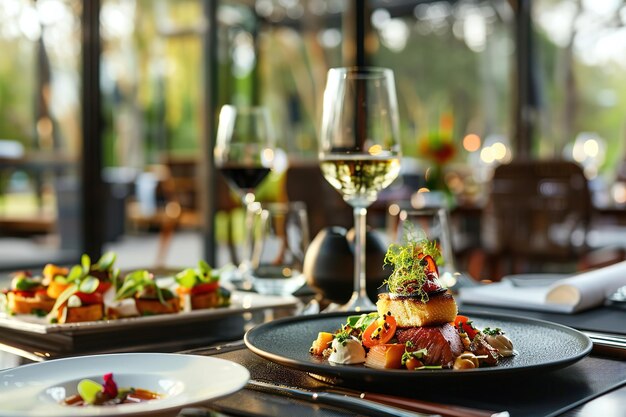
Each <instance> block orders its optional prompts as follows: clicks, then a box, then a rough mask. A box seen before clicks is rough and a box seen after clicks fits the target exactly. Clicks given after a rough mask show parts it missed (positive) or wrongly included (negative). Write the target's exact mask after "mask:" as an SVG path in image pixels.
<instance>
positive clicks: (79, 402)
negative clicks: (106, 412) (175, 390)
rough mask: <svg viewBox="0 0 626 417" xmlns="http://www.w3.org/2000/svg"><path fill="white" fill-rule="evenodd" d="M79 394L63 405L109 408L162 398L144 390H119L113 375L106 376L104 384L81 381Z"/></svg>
mask: <svg viewBox="0 0 626 417" xmlns="http://www.w3.org/2000/svg"><path fill="white" fill-rule="evenodd" d="M76 390H77V392H78V393H77V394H74V395H70V396H69V397H67V398H65V399H64V400H63V401H62V404H63V405H69V406H73V407H85V406H107V405H109V406H110V405H119V404H136V403H141V402H145V401H150V400H157V399H159V398H162V395H161V394H157V393H156V392H152V391H149V390H146V389H142V388H134V387H129V388H118V386H117V383H116V382H115V380H114V379H113V374H112V373H107V374H104V376H103V377H102V384H100V383H98V382H96V381H93V380H91V379H83V380H81V381H80V382H79V383H78V385H77V387H76Z"/></svg>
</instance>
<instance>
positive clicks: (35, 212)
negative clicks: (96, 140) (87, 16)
mask: <svg viewBox="0 0 626 417" xmlns="http://www.w3.org/2000/svg"><path fill="white" fill-rule="evenodd" d="M81 8H82V3H81V2H80V1H76V0H41V1H37V2H36V3H35V2H32V1H27V0H11V1H9V0H5V1H2V2H0V49H1V50H2V60H0V61H1V62H0V109H2V111H0V252H1V253H2V255H1V256H0V268H6V269H10V268H14V267H18V266H20V265H30V264H38V263H42V262H51V261H62V260H64V259H70V258H73V257H76V256H77V255H78V254H77V251H78V250H79V248H80V245H81V243H80V241H79V236H80V234H79V233H78V224H79V221H80V216H79V213H80V210H79V189H80V181H79V176H78V175H79V174H78V169H77V166H78V160H79V159H78V158H79V157H80V155H81V141H82V136H81V128H80V118H81V103H80V81H81V72H80V58H81V26H80V15H81Z"/></svg>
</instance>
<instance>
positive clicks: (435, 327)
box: [310, 236, 516, 370]
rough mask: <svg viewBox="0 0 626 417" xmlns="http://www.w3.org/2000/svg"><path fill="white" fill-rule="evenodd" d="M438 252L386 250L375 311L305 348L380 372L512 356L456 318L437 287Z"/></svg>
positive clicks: (508, 348)
mask: <svg viewBox="0 0 626 417" xmlns="http://www.w3.org/2000/svg"><path fill="white" fill-rule="evenodd" d="M440 258H441V256H440V253H439V250H438V248H437V246H436V245H435V244H434V243H433V242H430V241H428V240H427V239H415V238H413V237H412V236H409V237H408V238H407V242H406V244H405V245H398V244H393V245H391V246H390V247H389V250H388V251H387V254H386V257H385V263H386V264H389V265H391V266H392V267H393V272H392V274H391V276H390V277H389V279H388V280H387V281H386V284H387V287H388V288H389V292H388V293H383V294H379V296H378V302H377V303H376V307H377V311H376V312H373V313H369V314H361V315H355V316H350V317H348V319H347V321H346V323H345V324H343V325H342V327H341V328H340V329H337V330H335V331H334V332H333V333H331V332H320V333H319V334H318V337H317V339H316V340H315V341H313V344H312V346H311V348H310V352H311V354H313V355H317V356H321V357H324V358H326V359H327V360H328V361H329V362H330V363H331V364H344V365H354V364H365V366H368V367H372V368H379V369H409V370H421V369H441V368H453V369H471V368H478V367H480V366H494V365H497V364H498V362H499V361H500V360H501V359H502V358H505V357H509V356H512V355H514V354H516V352H515V351H514V350H513V343H512V341H511V340H510V339H509V338H508V337H507V336H506V335H505V333H504V331H503V330H501V329H499V328H496V329H490V328H484V329H477V328H476V327H475V326H474V325H473V324H472V321H471V319H470V318H468V317H465V316H460V315H458V309H457V305H456V302H455V300H454V297H453V296H452V294H451V293H450V291H449V290H448V289H446V288H445V287H444V286H443V285H442V284H441V283H440V281H439V271H438V267H437V260H440Z"/></svg>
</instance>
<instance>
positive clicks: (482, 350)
mask: <svg viewBox="0 0 626 417" xmlns="http://www.w3.org/2000/svg"><path fill="white" fill-rule="evenodd" d="M470 350H471V351H472V353H473V354H474V355H476V356H481V357H482V356H486V358H480V359H479V362H480V364H481V365H490V366H493V365H497V364H498V357H499V355H498V350H497V349H495V348H494V347H493V346H491V345H490V344H489V343H487V341H486V340H485V335H483V334H482V333H478V334H477V335H476V336H475V337H474V340H472V343H471V344H470Z"/></svg>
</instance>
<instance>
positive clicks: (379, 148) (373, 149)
mask: <svg viewBox="0 0 626 417" xmlns="http://www.w3.org/2000/svg"><path fill="white" fill-rule="evenodd" d="M382 151H383V148H382V146H380V145H372V146H370V148H369V149H368V152H369V154H370V155H380V153H381V152H382Z"/></svg>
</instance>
